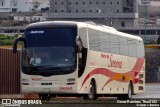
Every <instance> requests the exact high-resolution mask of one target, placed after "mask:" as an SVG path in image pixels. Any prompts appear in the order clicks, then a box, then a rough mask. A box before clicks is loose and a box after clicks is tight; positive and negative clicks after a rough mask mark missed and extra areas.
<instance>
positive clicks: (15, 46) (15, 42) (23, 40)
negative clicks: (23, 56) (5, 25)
mask: <svg viewBox="0 0 160 107" xmlns="http://www.w3.org/2000/svg"><path fill="white" fill-rule="evenodd" d="M19 41H22V42H24V47H25V46H26V44H25V43H26V42H25V39H24V38H23V37H18V38H16V39H15V41H14V43H13V53H16V52H17V44H18V42H19Z"/></svg>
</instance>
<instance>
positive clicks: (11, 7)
mask: <svg viewBox="0 0 160 107" xmlns="http://www.w3.org/2000/svg"><path fill="white" fill-rule="evenodd" d="M16 11H17V0H0V12H16Z"/></svg>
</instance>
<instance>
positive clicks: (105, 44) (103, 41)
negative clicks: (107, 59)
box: [99, 32, 110, 53]
mask: <svg viewBox="0 0 160 107" xmlns="http://www.w3.org/2000/svg"><path fill="white" fill-rule="evenodd" d="M99 36H100V51H101V52H106V53H109V52H110V43H109V34H108V33H105V32H99Z"/></svg>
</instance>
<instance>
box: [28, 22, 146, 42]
mask: <svg viewBox="0 0 160 107" xmlns="http://www.w3.org/2000/svg"><path fill="white" fill-rule="evenodd" d="M50 25H59V26H66V25H68V26H78V27H88V28H92V29H95V30H99V31H103V32H107V33H110V34H113V35H118V36H123V37H127V38H132V39H136V40H139V41H143V40H142V38H141V37H138V36H136V35H131V34H127V33H123V32H120V31H118V30H116V29H115V28H113V27H109V26H105V25H99V24H96V23H94V22H76V21H45V22H37V23H32V24H30V25H28V26H27V27H26V29H28V28H34V27H40V26H50Z"/></svg>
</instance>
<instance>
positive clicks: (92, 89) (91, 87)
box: [88, 81, 96, 100]
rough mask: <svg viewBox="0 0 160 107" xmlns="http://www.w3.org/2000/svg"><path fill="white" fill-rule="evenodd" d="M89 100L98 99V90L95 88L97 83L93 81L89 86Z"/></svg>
mask: <svg viewBox="0 0 160 107" xmlns="http://www.w3.org/2000/svg"><path fill="white" fill-rule="evenodd" d="M88 99H90V100H95V99H96V88H95V83H94V82H93V81H91V82H90V85H89V92H88Z"/></svg>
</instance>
